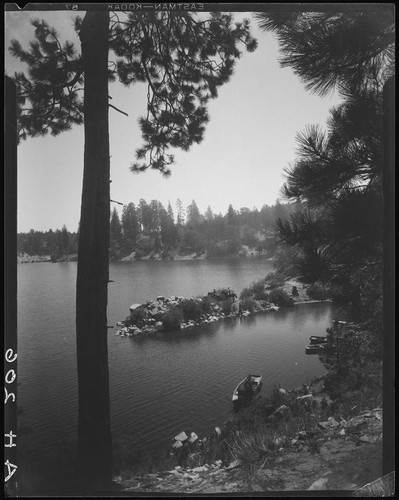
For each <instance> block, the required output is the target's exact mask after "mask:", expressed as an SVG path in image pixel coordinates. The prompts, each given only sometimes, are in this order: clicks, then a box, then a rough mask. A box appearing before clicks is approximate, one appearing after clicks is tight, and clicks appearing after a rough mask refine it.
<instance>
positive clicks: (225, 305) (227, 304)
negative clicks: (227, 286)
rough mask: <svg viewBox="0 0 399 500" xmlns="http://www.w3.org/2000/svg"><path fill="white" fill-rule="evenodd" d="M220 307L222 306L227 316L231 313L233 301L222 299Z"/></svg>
mask: <svg viewBox="0 0 399 500" xmlns="http://www.w3.org/2000/svg"><path fill="white" fill-rule="evenodd" d="M220 307H221V308H222V312H223V313H224V315H225V316H227V315H229V314H230V313H231V302H230V300H222V302H221V303H220Z"/></svg>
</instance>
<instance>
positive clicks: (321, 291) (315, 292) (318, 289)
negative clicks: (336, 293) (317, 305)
mask: <svg viewBox="0 0 399 500" xmlns="http://www.w3.org/2000/svg"><path fill="white" fill-rule="evenodd" d="M307 292H308V295H309V297H310V298H312V299H315V300H325V299H326V298H327V293H326V289H325V287H324V286H323V285H319V284H318V283H313V285H310V286H309V288H308V290H307Z"/></svg>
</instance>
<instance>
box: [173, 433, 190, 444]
mask: <svg viewBox="0 0 399 500" xmlns="http://www.w3.org/2000/svg"><path fill="white" fill-rule="evenodd" d="M174 439H175V441H180V442H184V441H187V439H188V436H187V434H186V433H185V432H184V431H182V432H181V433H180V434H178V435H177V436H175V437H174Z"/></svg>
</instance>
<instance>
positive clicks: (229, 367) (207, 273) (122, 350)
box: [18, 258, 339, 451]
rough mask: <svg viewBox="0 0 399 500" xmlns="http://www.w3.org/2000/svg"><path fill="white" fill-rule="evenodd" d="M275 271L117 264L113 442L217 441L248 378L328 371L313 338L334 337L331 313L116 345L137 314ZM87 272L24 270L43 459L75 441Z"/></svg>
mask: <svg viewBox="0 0 399 500" xmlns="http://www.w3.org/2000/svg"><path fill="white" fill-rule="evenodd" d="M270 271H272V264H271V263H270V262H269V261H267V260H265V259H261V258H259V259H257V258H253V259H224V260H212V261H207V260H199V261H168V262H160V261H151V262H150V261H138V262H118V263H113V264H111V265H110V279H111V280H114V282H113V283H110V286H109V306H108V324H109V325H114V327H115V328H114V329H109V343H108V345H109V370H110V391H111V412H112V413H111V418H112V432H113V437H114V439H118V440H119V439H125V438H126V439H129V441H130V442H131V443H132V446H134V450H135V451H137V450H139V449H140V450H144V449H153V448H156V447H159V446H168V445H169V444H170V443H171V439H172V438H173V436H175V435H176V434H178V433H180V432H181V431H183V430H184V431H185V432H186V433H190V432H191V431H194V432H196V433H197V434H198V435H199V436H200V437H203V436H204V435H206V434H208V433H210V432H211V431H212V430H213V428H214V427H215V426H218V425H221V424H222V423H223V422H224V421H225V419H226V418H228V417H229V415H231V412H232V402H231V395H232V392H233V389H234V387H235V385H236V384H237V383H238V382H239V381H240V380H241V379H242V378H243V377H244V376H246V375H247V374H248V373H259V374H262V375H263V388H262V393H263V394H268V393H269V392H270V390H271V389H272V388H273V385H279V384H281V386H282V387H285V388H287V389H289V388H293V387H297V386H300V385H302V384H303V383H304V382H306V381H307V380H309V379H310V378H312V377H313V376H317V375H320V374H321V373H323V372H324V371H325V369H324V367H323V366H322V364H321V363H320V362H319V359H318V356H307V355H306V354H305V352H304V346H305V345H306V344H307V343H308V340H309V336H310V335H320V334H323V333H325V330H326V328H327V327H329V326H330V324H331V320H332V319H334V318H335V317H336V316H337V314H339V313H338V311H337V310H336V309H334V306H332V305H331V304H329V303H315V304H304V305H297V306H295V307H293V308H288V309H286V310H280V311H278V312H275V313H268V314H261V315H257V316H250V317H247V318H242V319H226V320H223V321H220V322H216V323H212V324H206V325H203V326H201V327H195V328H192V329H187V330H182V331H179V332H174V333H157V334H155V335H153V336H150V337H140V338H137V337H133V338H127V337H120V336H115V332H116V330H117V327H116V322H117V321H120V320H123V319H125V317H126V316H127V315H128V313H129V306H130V305H131V304H133V303H143V302H145V301H147V300H152V299H154V298H155V297H156V296H158V295H182V296H195V295H200V294H206V293H207V292H208V291H211V290H213V289H214V288H221V287H230V288H231V289H232V290H234V291H235V292H236V293H237V294H238V295H239V293H240V292H241V291H242V289H243V288H245V287H247V286H248V285H250V284H251V283H252V282H254V281H256V280H258V279H260V278H262V277H264V276H265V275H266V274H267V273H268V272H270ZM75 286H76V263H74V262H70V263H57V264H50V263H37V264H22V265H19V266H18V380H19V383H20V386H19V388H18V391H19V392H18V404H19V406H22V408H23V411H24V414H23V416H22V417H21V423H22V424H24V425H27V426H29V427H30V428H31V429H32V430H33V432H31V433H29V434H27V435H26V436H24V438H23V439H24V443H25V444H27V445H28V447H29V448H30V449H32V450H38V449H40V450H43V448H46V447H53V446H54V445H55V443H57V442H58V441H60V440H63V439H70V438H71V439H74V438H76V430H77V378H76V342H75Z"/></svg>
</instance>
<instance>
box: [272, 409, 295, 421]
mask: <svg viewBox="0 0 399 500" xmlns="http://www.w3.org/2000/svg"><path fill="white" fill-rule="evenodd" d="M290 413H291V410H290V409H289V408H288V406H286V405H281V406H279V407H278V408H277V410H275V411H274V412H273V413H272V414H271V415H270V416H269V417H268V420H280V419H282V418H285V417H288V416H289V415H290Z"/></svg>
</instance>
